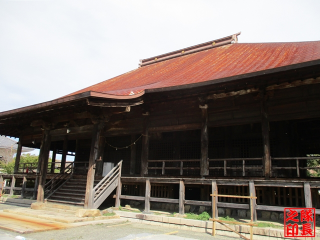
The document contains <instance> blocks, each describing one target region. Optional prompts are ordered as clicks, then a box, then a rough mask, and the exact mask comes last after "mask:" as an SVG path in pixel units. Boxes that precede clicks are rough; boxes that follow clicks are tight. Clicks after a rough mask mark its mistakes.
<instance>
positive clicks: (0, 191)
mask: <svg viewBox="0 0 320 240" xmlns="http://www.w3.org/2000/svg"><path fill="white" fill-rule="evenodd" d="M3 188H4V180H3V177H2V175H0V193H2V192H3Z"/></svg>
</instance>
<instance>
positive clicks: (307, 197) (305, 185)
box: [303, 182, 312, 208]
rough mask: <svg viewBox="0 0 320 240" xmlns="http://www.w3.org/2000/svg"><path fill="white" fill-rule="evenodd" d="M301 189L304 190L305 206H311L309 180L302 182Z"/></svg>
mask: <svg viewBox="0 0 320 240" xmlns="http://www.w3.org/2000/svg"><path fill="white" fill-rule="evenodd" d="M303 191H304V202H305V205H306V208H312V198H311V189H310V183H309V182H304V183H303Z"/></svg>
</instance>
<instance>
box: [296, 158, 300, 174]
mask: <svg viewBox="0 0 320 240" xmlns="http://www.w3.org/2000/svg"><path fill="white" fill-rule="evenodd" d="M296 163H297V177H300V168H299V159H296Z"/></svg>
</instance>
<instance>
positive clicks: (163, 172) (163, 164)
mask: <svg viewBox="0 0 320 240" xmlns="http://www.w3.org/2000/svg"><path fill="white" fill-rule="evenodd" d="M165 167H166V162H165V161H163V162H162V175H164V174H165Z"/></svg>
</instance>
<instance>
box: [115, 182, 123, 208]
mask: <svg viewBox="0 0 320 240" xmlns="http://www.w3.org/2000/svg"><path fill="white" fill-rule="evenodd" d="M121 190H122V183H121V177H119V183H118V187H117V192H116V204H115V207H120V205H121V202H120V201H121V200H120V196H121Z"/></svg>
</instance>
